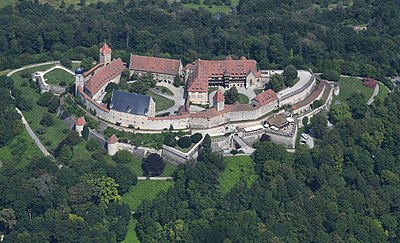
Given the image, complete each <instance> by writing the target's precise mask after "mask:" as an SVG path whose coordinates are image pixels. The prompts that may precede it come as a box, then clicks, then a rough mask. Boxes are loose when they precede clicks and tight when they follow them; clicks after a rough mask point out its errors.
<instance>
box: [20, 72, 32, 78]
mask: <svg viewBox="0 0 400 243" xmlns="http://www.w3.org/2000/svg"><path fill="white" fill-rule="evenodd" d="M19 76H20V77H21V78H30V77H31V74H30V73H29V72H28V71H22V72H21V73H20V75H19Z"/></svg>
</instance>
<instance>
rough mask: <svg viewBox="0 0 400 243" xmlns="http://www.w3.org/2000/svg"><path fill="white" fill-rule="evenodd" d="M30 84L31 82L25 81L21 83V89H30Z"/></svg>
mask: <svg viewBox="0 0 400 243" xmlns="http://www.w3.org/2000/svg"><path fill="white" fill-rule="evenodd" d="M28 84H29V82H28V81H26V80H24V81H22V83H21V87H28Z"/></svg>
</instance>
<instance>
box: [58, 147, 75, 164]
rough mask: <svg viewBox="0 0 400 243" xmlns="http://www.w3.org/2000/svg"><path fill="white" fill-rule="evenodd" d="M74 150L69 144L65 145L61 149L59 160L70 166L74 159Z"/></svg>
mask: <svg viewBox="0 0 400 243" xmlns="http://www.w3.org/2000/svg"><path fill="white" fill-rule="evenodd" d="M72 155H73V154H72V148H71V146H69V145H68V144H64V145H63V146H62V147H61V150H60V154H59V155H58V157H57V159H58V160H59V161H60V162H61V163H63V164H68V163H69V161H70V160H71V159H72Z"/></svg>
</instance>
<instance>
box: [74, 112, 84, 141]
mask: <svg viewBox="0 0 400 243" xmlns="http://www.w3.org/2000/svg"><path fill="white" fill-rule="evenodd" d="M85 124H86V120H85V117H83V116H82V117H79V118H78V119H76V121H75V131H77V132H78V133H79V137H82V131H83V126H85Z"/></svg>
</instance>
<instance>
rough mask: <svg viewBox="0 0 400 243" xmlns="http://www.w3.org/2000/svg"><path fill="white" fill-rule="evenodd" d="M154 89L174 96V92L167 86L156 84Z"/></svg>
mask: <svg viewBox="0 0 400 243" xmlns="http://www.w3.org/2000/svg"><path fill="white" fill-rule="evenodd" d="M156 89H157V90H158V91H160V92H161V93H163V94H166V95H171V96H174V93H172V91H171V90H170V89H168V88H167V87H161V86H156Z"/></svg>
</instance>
